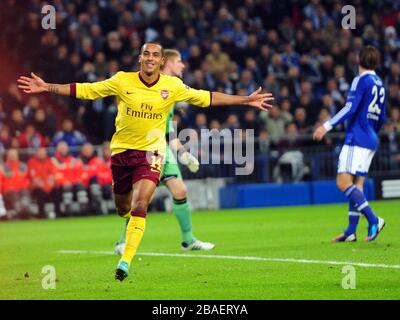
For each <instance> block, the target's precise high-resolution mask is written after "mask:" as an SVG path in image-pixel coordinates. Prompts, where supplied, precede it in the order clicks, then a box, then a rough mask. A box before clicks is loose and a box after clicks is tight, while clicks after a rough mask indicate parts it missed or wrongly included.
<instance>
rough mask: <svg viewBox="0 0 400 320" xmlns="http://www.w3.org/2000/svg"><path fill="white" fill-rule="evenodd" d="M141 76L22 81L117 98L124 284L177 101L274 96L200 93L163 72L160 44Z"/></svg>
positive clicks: (260, 102)
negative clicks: (85, 80) (90, 80)
mask: <svg viewBox="0 0 400 320" xmlns="http://www.w3.org/2000/svg"><path fill="white" fill-rule="evenodd" d="M139 63H140V70H139V71H138V72H118V73H116V74H115V75H114V76H113V77H111V78H109V79H107V80H104V81H99V82H94V83H72V84H51V83H46V82H44V81H43V80H42V79H41V78H39V77H38V76H36V75H35V74H34V73H31V77H25V76H22V77H20V78H19V79H18V83H19V88H20V89H21V90H23V92H25V93H29V94H30V93H40V92H51V93H55V94H59V95H64V96H72V97H76V98H78V99H91V100H93V99H99V98H104V97H107V96H117V102H118V114H117V117H116V120H115V125H116V132H115V133H114V135H113V137H112V139H111V150H112V154H113V155H112V159H111V170H112V175H113V192H114V195H115V205H116V208H117V212H118V214H119V215H120V216H121V217H125V218H128V217H129V223H128V226H127V228H126V246H125V250H124V253H123V255H122V257H121V259H120V260H119V262H118V265H117V268H116V271H115V278H116V279H118V280H120V281H122V280H124V279H125V278H126V277H127V276H128V272H129V268H130V264H131V261H132V259H133V257H134V256H135V253H136V250H137V248H138V246H139V244H140V241H141V239H142V236H143V233H144V229H145V223H146V214H147V208H148V205H149V201H150V200H151V198H152V196H153V194H154V191H155V189H156V187H157V184H158V182H159V180H160V174H161V168H162V162H163V156H164V154H165V146H166V143H165V128H166V122H167V116H168V112H169V111H170V109H171V108H172V106H173V105H174V104H175V102H178V101H186V102H188V103H191V104H194V105H196V106H199V107H210V106H238V105H242V106H247V107H253V108H258V109H261V110H263V111H266V110H267V109H268V108H270V107H272V105H270V104H268V101H269V100H272V99H273V98H272V94H270V93H261V88H259V89H258V90H256V91H255V92H253V93H252V94H251V95H250V96H238V95H228V94H224V93H220V92H210V91H205V90H196V89H192V88H190V87H188V86H186V85H185V84H184V83H183V82H182V80H180V79H179V78H177V77H171V76H168V75H164V74H161V72H160V71H161V70H160V68H161V65H162V64H163V63H164V53H163V48H162V46H161V45H160V44H159V43H155V42H148V43H145V44H144V45H143V46H142V48H141V52H140V55H139Z"/></svg>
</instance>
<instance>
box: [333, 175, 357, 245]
mask: <svg viewBox="0 0 400 320" xmlns="http://www.w3.org/2000/svg"><path fill="white" fill-rule="evenodd" d="M353 184H354V177H353V176H352V175H351V174H348V173H339V174H338V175H337V176H336V185H337V187H338V188H339V189H340V190H341V191H342V192H343V190H346V189H347V188H348V187H350V186H351V185H353ZM348 217H349V218H348V219H349V224H348V226H347V228H346V230H345V231H344V232H343V233H342V234H340V235H338V236H336V237H335V238H334V239H332V242H353V241H357V237H356V229H357V225H358V221H359V219H360V213H359V211H358V210H357V208H355V207H354V205H353V203H352V202H351V201H349V211H348Z"/></svg>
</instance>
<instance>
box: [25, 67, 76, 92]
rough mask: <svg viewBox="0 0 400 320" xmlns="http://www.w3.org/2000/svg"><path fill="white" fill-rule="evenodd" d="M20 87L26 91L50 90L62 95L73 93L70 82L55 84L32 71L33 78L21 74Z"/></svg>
mask: <svg viewBox="0 0 400 320" xmlns="http://www.w3.org/2000/svg"><path fill="white" fill-rule="evenodd" d="M18 88H20V89H22V90H23V91H24V92H25V93H30V94H32V93H41V92H50V93H54V94H59V95H62V96H70V95H71V89H70V88H71V85H70V84H53V83H46V82H44V81H43V79H42V78H40V77H38V76H37V75H36V74H34V73H33V72H31V78H29V77H24V76H21V77H19V79H18Z"/></svg>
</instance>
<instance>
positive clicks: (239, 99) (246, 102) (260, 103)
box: [211, 87, 274, 111]
mask: <svg viewBox="0 0 400 320" xmlns="http://www.w3.org/2000/svg"><path fill="white" fill-rule="evenodd" d="M260 92H261V87H259V88H258V89H257V90H256V91H254V92H253V93H252V94H251V95H249V96H237V95H229V94H225V93H221V92H213V93H212V101H211V105H212V106H228V105H232V106H238V105H241V106H247V107H254V108H257V109H260V110H262V111H267V110H268V108H272V105H271V104H268V103H267V101H271V100H273V99H274V98H273V97H272V93H260Z"/></svg>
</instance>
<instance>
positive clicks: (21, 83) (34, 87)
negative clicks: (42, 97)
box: [18, 72, 47, 93]
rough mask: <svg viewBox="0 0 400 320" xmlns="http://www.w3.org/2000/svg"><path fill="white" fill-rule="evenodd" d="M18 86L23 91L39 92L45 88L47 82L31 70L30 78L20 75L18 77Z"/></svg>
mask: <svg viewBox="0 0 400 320" xmlns="http://www.w3.org/2000/svg"><path fill="white" fill-rule="evenodd" d="M18 88H20V89H21V90H22V91H24V92H25V93H41V92H45V91H46V89H47V83H46V82H44V81H43V80H42V79H41V78H39V77H38V76H37V75H36V74H34V73H33V72H31V78H29V77H24V76H21V77H19V78H18Z"/></svg>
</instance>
